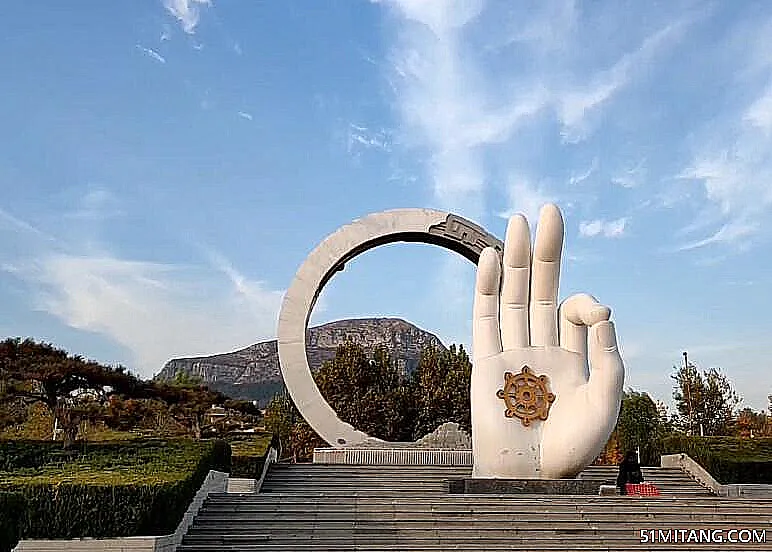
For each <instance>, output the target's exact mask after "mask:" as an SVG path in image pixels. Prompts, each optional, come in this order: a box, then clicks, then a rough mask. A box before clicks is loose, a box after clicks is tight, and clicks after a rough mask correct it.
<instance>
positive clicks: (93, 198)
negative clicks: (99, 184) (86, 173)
mask: <svg viewBox="0 0 772 552" xmlns="http://www.w3.org/2000/svg"><path fill="white" fill-rule="evenodd" d="M121 215H123V210H122V209H121V205H120V202H119V200H118V197H117V196H116V195H115V194H114V193H113V192H111V191H110V190H107V189H105V188H92V189H90V190H88V191H86V192H85V193H84V194H83V196H82V197H81V198H80V200H79V201H78V205H77V207H76V208H75V209H74V210H73V211H71V212H67V213H64V217H65V218H69V219H80V220H106V219H110V218H114V217H117V216H121Z"/></svg>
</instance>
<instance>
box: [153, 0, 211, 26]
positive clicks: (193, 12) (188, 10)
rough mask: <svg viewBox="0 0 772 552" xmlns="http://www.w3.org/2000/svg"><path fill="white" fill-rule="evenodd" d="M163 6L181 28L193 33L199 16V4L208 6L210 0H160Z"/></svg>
mask: <svg viewBox="0 0 772 552" xmlns="http://www.w3.org/2000/svg"><path fill="white" fill-rule="evenodd" d="M162 2H163V6H164V8H166V11H168V12H169V13H170V14H172V15H173V16H174V17H176V18H177V20H178V21H179V22H180V25H181V26H182V30H183V31H185V32H186V33H188V34H193V33H195V31H196V27H197V26H198V22H199V18H200V17H201V13H200V10H201V6H205V7H210V6H211V5H212V2H211V0H162Z"/></svg>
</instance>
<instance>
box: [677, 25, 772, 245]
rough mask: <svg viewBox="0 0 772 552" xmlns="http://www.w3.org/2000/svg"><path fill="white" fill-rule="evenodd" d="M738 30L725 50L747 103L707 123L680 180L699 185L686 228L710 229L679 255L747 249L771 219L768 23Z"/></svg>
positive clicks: (771, 97)
mask: <svg viewBox="0 0 772 552" xmlns="http://www.w3.org/2000/svg"><path fill="white" fill-rule="evenodd" d="M740 30H741V31H742V32H736V33H734V34H733V35H732V39H730V41H729V42H728V43H726V44H723V46H724V47H725V48H726V49H728V50H730V51H732V55H733V59H736V64H735V73H734V74H733V75H732V78H733V81H734V82H733V83H732V84H733V86H734V87H735V88H736V89H737V90H738V94H737V96H738V97H740V98H745V100H744V102H743V103H741V104H739V105H737V104H735V107H734V109H732V108H730V109H727V110H726V111H725V112H724V113H720V114H719V115H718V116H717V117H716V118H715V119H714V120H712V121H710V122H709V123H710V124H709V125H707V128H706V129H705V131H704V132H703V134H702V135H698V136H697V138H696V139H695V140H694V143H696V146H695V147H694V148H693V151H694V153H693V155H692V158H691V161H690V162H689V163H688V164H687V165H686V168H685V169H684V170H683V171H682V172H681V173H680V174H679V175H678V176H679V177H680V178H682V179H687V180H692V181H694V182H696V183H698V185H699V188H698V189H697V190H696V193H695V194H694V195H695V196H697V201H698V202H699V203H698V210H697V215H696V217H697V219H698V220H696V221H695V222H693V223H691V224H689V225H688V228H700V227H702V228H708V231H707V233H708V235H707V236H706V237H704V238H701V239H696V240H693V241H691V242H689V243H685V244H683V245H681V246H680V247H679V248H678V249H679V250H690V249H698V248H702V247H706V246H710V245H723V246H730V247H732V248H740V249H741V250H742V249H745V248H747V247H748V246H749V244H750V243H751V242H752V239H753V237H754V236H755V235H757V234H758V233H759V232H761V231H762V230H764V229H765V228H768V223H767V220H768V219H769V216H770V214H772V186H770V182H772V56H771V55H770V46H772V41H770V38H769V37H770V35H769V31H770V30H772V18H769V17H768V18H767V19H766V21H762V22H760V23H755V22H754V27H753V28H747V27H741V29H740ZM730 105H731V104H730ZM700 219H705V220H707V222H705V223H704V222H703V221H702V220H700Z"/></svg>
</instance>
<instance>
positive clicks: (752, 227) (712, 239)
mask: <svg viewBox="0 0 772 552" xmlns="http://www.w3.org/2000/svg"><path fill="white" fill-rule="evenodd" d="M758 230H759V224H758V223H744V222H741V221H734V222H729V223H727V224H724V225H723V226H722V227H721V228H719V229H718V230H717V231H716V232H715V233H713V234H712V235H710V236H708V237H707V238H704V239H701V240H697V241H693V242H690V243H686V244H683V245H680V246H678V248H677V250H678V251H689V250H691V249H699V248H701V247H705V246H707V245H711V244H718V243H734V242H736V241H737V240H740V239H743V238H749V237H750V236H752V235H754V234H755V233H756V232H757V231H758ZM724 258H725V257H721V259H722V260H723V259H724Z"/></svg>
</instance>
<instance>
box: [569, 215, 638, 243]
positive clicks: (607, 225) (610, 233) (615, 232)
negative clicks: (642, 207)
mask: <svg viewBox="0 0 772 552" xmlns="http://www.w3.org/2000/svg"><path fill="white" fill-rule="evenodd" d="M627 223H628V219H627V218H625V217H622V218H618V219H616V220H602V219H595V220H589V221H586V220H585V221H582V222H580V223H579V234H580V235H581V236H584V237H586V238H593V237H595V236H603V237H605V238H619V237H622V236H623V235H624V233H625V229H626V228H627Z"/></svg>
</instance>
